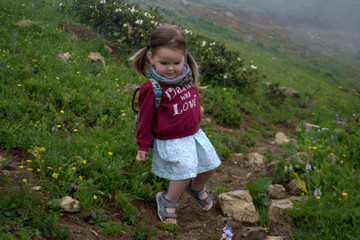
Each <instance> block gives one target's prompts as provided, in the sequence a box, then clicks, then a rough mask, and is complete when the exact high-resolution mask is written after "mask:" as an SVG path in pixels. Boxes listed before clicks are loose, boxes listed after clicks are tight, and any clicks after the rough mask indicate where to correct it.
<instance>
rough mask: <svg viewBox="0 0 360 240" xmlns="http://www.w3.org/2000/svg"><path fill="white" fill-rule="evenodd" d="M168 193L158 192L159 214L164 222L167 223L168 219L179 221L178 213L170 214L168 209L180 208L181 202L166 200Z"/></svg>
mask: <svg viewBox="0 0 360 240" xmlns="http://www.w3.org/2000/svg"><path fill="white" fill-rule="evenodd" d="M165 194H166V192H158V193H157V194H156V203H157V213H158V215H159V218H160V220H161V221H162V222H164V223H167V222H166V219H168V218H172V219H177V214H176V213H169V212H167V211H166V208H178V207H179V202H171V201H169V200H167V199H166V198H165Z"/></svg>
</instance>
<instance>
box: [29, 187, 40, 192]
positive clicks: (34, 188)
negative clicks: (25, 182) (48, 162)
mask: <svg viewBox="0 0 360 240" xmlns="http://www.w3.org/2000/svg"><path fill="white" fill-rule="evenodd" d="M31 189H32V190H34V191H40V190H41V186H34V187H32V188H31Z"/></svg>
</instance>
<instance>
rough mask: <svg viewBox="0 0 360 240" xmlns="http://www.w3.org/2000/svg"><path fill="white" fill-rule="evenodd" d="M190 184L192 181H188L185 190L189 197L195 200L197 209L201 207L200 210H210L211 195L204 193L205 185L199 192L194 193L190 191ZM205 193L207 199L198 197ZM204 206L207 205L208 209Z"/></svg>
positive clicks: (211, 203)
mask: <svg viewBox="0 0 360 240" xmlns="http://www.w3.org/2000/svg"><path fill="white" fill-rule="evenodd" d="M191 183H192V180H190V182H189V183H188V184H187V185H186V187H185V190H186V191H187V192H188V193H189V194H190V195H191V196H193V198H194V199H195V201H196V203H197V205H199V207H201V208H202V209H204V210H206V211H208V210H210V209H211V208H212V206H213V201H212V195H211V194H210V193H208V192H207V191H206V185H204V187H203V188H202V189H201V190H200V191H195V190H192V189H191ZM205 192H206V194H207V197H206V198H205V199H200V198H199V196H201V195H202V194H204V193H205ZM206 204H209V207H207V208H205V206H206Z"/></svg>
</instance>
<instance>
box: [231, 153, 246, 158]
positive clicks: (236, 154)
mask: <svg viewBox="0 0 360 240" xmlns="http://www.w3.org/2000/svg"><path fill="white" fill-rule="evenodd" d="M233 155H234V157H236V158H243V157H244V154H243V153H234V154H233Z"/></svg>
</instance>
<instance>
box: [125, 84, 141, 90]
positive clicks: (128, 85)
mask: <svg viewBox="0 0 360 240" xmlns="http://www.w3.org/2000/svg"><path fill="white" fill-rule="evenodd" d="M139 87H140V85H139V84H137V83H129V84H126V85H125V87H124V90H125V91H129V90H135V89H137V88H139Z"/></svg>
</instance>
